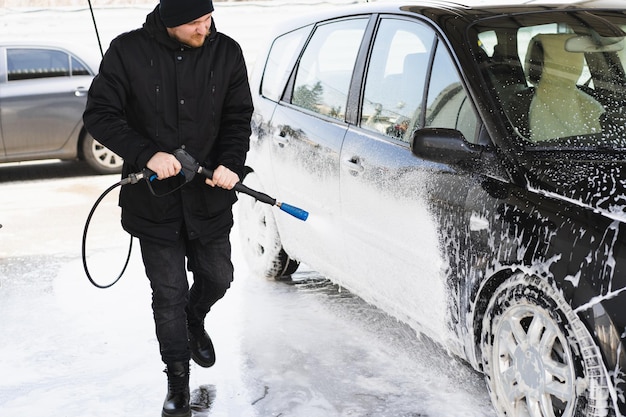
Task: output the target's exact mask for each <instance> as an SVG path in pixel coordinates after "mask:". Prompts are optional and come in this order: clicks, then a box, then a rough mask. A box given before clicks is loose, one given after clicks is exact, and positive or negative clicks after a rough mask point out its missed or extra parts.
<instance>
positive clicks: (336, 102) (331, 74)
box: [291, 18, 368, 120]
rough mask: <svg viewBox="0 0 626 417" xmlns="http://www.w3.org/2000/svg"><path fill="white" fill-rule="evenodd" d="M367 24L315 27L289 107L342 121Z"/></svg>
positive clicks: (354, 22) (362, 21)
mask: <svg viewBox="0 0 626 417" xmlns="http://www.w3.org/2000/svg"><path fill="white" fill-rule="evenodd" d="M367 22H368V20H367V19H365V18H360V19H351V20H342V21H339V22H333V23H329V24H324V25H321V26H318V27H317V28H316V29H315V32H314V33H313V36H312V37H311V40H310V41H309V43H308V45H307V46H306V48H305V50H304V52H303V54H302V57H301V58H300V63H299V65H298V68H297V72H296V77H295V84H294V87H293V94H292V98H291V103H292V104H294V105H296V106H299V107H302V108H305V109H308V110H311V111H314V112H316V113H319V114H322V115H325V116H330V117H333V118H335V119H339V120H345V113H346V106H347V99H348V91H349V89H350V81H351V79H352V72H353V69H354V64H355V62H356V57H357V54H358V51H359V47H360V45H361V41H362V39H363V34H364V32H365V27H366V25H367Z"/></svg>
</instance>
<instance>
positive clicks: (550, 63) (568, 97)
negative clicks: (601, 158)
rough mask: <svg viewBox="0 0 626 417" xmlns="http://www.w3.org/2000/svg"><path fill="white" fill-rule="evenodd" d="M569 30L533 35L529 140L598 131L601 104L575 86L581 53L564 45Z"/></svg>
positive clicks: (529, 58) (529, 65) (528, 66)
mask: <svg viewBox="0 0 626 417" xmlns="http://www.w3.org/2000/svg"><path fill="white" fill-rule="evenodd" d="M572 36H576V35H574V34H571V33H563V34H561V33H559V34H539V35H535V36H534V37H533V38H532V39H531V41H530V43H529V45H528V50H527V54H526V71H527V76H528V80H529V81H530V83H532V84H534V85H535V93H534V96H533V98H532V101H531V103H530V109H529V127H530V140H531V141H533V142H540V141H545V140H549V139H554V138H564V137H569V136H576V135H587V134H593V133H599V132H600V131H601V127H600V115H601V114H602V113H603V112H604V109H603V107H602V105H601V104H600V103H599V102H598V101H597V100H596V99H594V98H593V97H591V96H590V95H589V94H587V93H585V92H583V91H581V90H580V89H579V88H578V87H577V81H578V79H579V78H580V75H581V74H582V69H583V65H584V55H583V53H581V52H569V51H567V50H566V49H565V43H566V41H567V40H568V39H569V38H571V37H572Z"/></svg>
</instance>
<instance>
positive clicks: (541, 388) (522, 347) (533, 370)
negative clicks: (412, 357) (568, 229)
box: [480, 274, 611, 417]
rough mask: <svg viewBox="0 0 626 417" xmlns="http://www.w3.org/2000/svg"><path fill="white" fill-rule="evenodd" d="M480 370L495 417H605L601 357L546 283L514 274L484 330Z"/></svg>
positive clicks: (485, 320) (493, 302) (490, 311)
mask: <svg viewBox="0 0 626 417" xmlns="http://www.w3.org/2000/svg"><path fill="white" fill-rule="evenodd" d="M481 333H482V334H481V339H480V340H481V350H482V365H483V371H484V373H485V379H486V381H487V386H488V388H489V392H490V395H491V399H492V401H493V404H494V406H495V408H496V410H497V411H498V413H499V415H501V416H508V417H521V416H534V417H544V416H545V417H547V416H551V417H553V416H587V417H596V416H598V417H599V416H607V415H611V414H610V412H609V389H608V387H607V380H606V371H605V369H604V367H603V366H602V363H603V362H602V357H601V355H600V352H599V350H598V348H597V346H596V345H595V343H594V341H593V339H592V337H591V335H590V334H589V332H588V330H587V329H586V327H585V326H584V324H583V323H582V321H581V320H580V319H579V318H578V316H577V315H576V313H575V312H574V311H573V310H572V309H571V307H570V306H569V304H568V303H567V302H566V301H565V300H564V299H563V297H562V296H561V295H560V293H559V292H558V291H557V290H555V289H554V288H553V287H552V286H551V285H550V284H548V283H547V282H546V281H544V280H541V279H539V278H537V277H534V276H528V275H525V274H516V275H514V276H513V277H511V278H509V279H508V280H507V281H505V282H504V283H503V284H502V285H500V286H499V287H498V288H497V290H496V291H495V293H494V295H493V297H492V298H491V300H490V302H489V304H488V306H487V310H486V312H485V316H484V318H483V323H482V332H481Z"/></svg>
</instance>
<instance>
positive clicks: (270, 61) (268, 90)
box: [261, 26, 311, 101]
mask: <svg viewBox="0 0 626 417" xmlns="http://www.w3.org/2000/svg"><path fill="white" fill-rule="evenodd" d="M310 32H311V27H310V26H307V27H304V28H301V29H298V30H295V31H293V32H290V33H287V34H285V35H283V36H280V37H278V38H276V40H275V41H274V42H273V43H272V46H271V49H270V51H269V53H268V55H267V61H266V63H265V70H264V71H263V80H262V81H261V94H262V95H263V96H264V97H265V98H269V99H270V100H274V101H278V100H279V99H280V98H281V96H282V94H283V90H284V88H285V83H286V82H287V78H289V75H290V72H291V69H292V68H293V64H294V62H295V60H296V55H297V54H298V52H300V50H301V48H302V44H303V43H304V41H305V40H306V37H307V36H308V34H309V33H310Z"/></svg>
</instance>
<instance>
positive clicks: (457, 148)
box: [411, 128, 485, 165]
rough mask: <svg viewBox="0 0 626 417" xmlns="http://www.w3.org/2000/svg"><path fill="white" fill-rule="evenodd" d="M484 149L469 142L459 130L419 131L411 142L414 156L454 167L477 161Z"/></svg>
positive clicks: (433, 129)
mask: <svg viewBox="0 0 626 417" xmlns="http://www.w3.org/2000/svg"><path fill="white" fill-rule="evenodd" d="M484 149H485V147H484V146H481V145H474V144H471V143H469V142H467V141H466V140H465V137H464V136H463V134H462V133H461V132H459V131H458V130H455V129H445V128H425V129H418V130H416V131H415V133H413V138H412V142H411V151H412V152H413V155H415V156H417V157H419V158H422V159H426V160H428V161H433V162H440V163H444V164H454V165H457V164H463V163H467V162H474V161H476V160H477V159H478V158H479V157H480V155H481V153H482V151H483V150H484Z"/></svg>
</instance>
